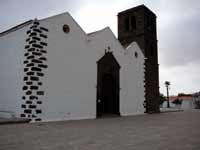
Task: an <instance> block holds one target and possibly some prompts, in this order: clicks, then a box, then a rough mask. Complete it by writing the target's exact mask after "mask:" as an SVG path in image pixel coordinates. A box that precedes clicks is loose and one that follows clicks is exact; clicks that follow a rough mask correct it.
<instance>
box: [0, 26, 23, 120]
mask: <svg viewBox="0 0 200 150" xmlns="http://www.w3.org/2000/svg"><path fill="white" fill-rule="evenodd" d="M26 31H27V27H23V28H21V29H19V30H17V31H15V32H11V33H8V34H6V35H4V36H1V37H0V70H1V71H0V83H1V84H0V117H8V118H9V117H20V113H21V102H22V99H21V97H22V95H23V93H22V86H23V60H24V53H25V49H24V46H25V37H26Z"/></svg>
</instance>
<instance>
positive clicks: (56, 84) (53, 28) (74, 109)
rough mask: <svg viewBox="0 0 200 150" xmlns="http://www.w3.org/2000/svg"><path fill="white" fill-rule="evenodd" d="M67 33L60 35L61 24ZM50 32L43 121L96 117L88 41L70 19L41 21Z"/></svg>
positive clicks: (59, 17) (58, 17) (59, 18)
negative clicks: (65, 26) (65, 27)
mask: <svg viewBox="0 0 200 150" xmlns="http://www.w3.org/2000/svg"><path fill="white" fill-rule="evenodd" d="M65 24H66V25H68V26H69V32H68V33H65V32H63V25H65ZM41 25H42V26H43V27H45V28H47V29H48V30H49V32H48V34H47V36H48V39H47V44H48V46H47V64H48V68H47V70H46V78H45V82H44V85H45V89H44V91H45V99H44V101H43V112H42V120H43V121H55V120H74V119H86V118H95V117H96V85H95V83H96V80H95V79H96V70H95V69H96V68H95V65H96V63H95V62H91V59H90V58H91V57H92V55H90V54H89V47H87V38H86V35H85V33H84V32H83V31H82V30H81V29H80V28H79V27H78V25H77V24H76V23H75V22H74V20H73V19H72V18H71V17H70V16H67V15H66V16H57V17H55V18H52V19H51V18H50V19H47V20H44V21H41Z"/></svg>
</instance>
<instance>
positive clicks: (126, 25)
mask: <svg viewBox="0 0 200 150" xmlns="http://www.w3.org/2000/svg"><path fill="white" fill-rule="evenodd" d="M129 29H130V28H129V17H127V18H126V19H125V31H129Z"/></svg>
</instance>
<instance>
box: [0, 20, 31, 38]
mask: <svg viewBox="0 0 200 150" xmlns="http://www.w3.org/2000/svg"><path fill="white" fill-rule="evenodd" d="M32 22H33V20H28V21H25V22H23V23H21V24H19V25H16V26H14V27H12V28H10V29H8V30H5V31H3V32H1V33H0V37H1V36H4V35H6V34H8V33H11V32H14V31H16V30H18V29H21V28H23V27H25V26H27V25H29V24H31V23H32Z"/></svg>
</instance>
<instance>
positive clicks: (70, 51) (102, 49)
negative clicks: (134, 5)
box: [0, 5, 155, 122]
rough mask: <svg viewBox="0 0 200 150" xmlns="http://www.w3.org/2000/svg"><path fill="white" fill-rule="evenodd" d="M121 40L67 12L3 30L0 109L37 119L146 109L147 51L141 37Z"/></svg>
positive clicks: (0, 39) (118, 113) (132, 111)
mask: <svg viewBox="0 0 200 150" xmlns="http://www.w3.org/2000/svg"><path fill="white" fill-rule="evenodd" d="M142 6H143V5H142ZM143 7H145V6H143ZM145 8H146V7H145ZM119 19H120V18H119ZM120 30H121V29H120ZM135 41H136V42H135ZM120 42H121V38H119V40H118V39H117V38H116V37H115V35H114V34H113V33H112V31H111V30H110V28H109V27H106V28H104V29H102V30H99V31H96V32H93V33H89V34H86V33H85V32H84V31H83V29H82V28H81V27H80V26H79V25H78V24H77V22H76V21H75V20H74V19H73V18H72V17H71V15H70V14H69V13H63V14H60V15H56V16H52V17H49V18H45V19H41V20H37V19H35V20H30V21H27V22H25V23H23V24H20V25H18V26H16V27H14V28H11V29H9V30H7V31H5V32H2V33H0V47H1V50H0V53H1V55H0V57H1V58H0V68H1V73H0V81H1V84H0V115H4V114H5V113H8V114H12V116H14V117H20V118H29V119H31V120H32V121H33V122H34V121H56V120H75V119H87V118H96V117H101V116H105V115H110V114H114V115H122V116H126V115H134V114H143V113H144V112H146V108H147V107H144V104H145V103H146V87H145V81H146V79H145V72H146V70H145V68H146V67H145V63H146V57H145V55H144V53H143V50H142V49H141V46H140V44H139V45H138V44H137V43H138V41H137V40H133V41H131V42H129V43H128V44H126V46H124V44H123V42H121V43H122V44H121V43H120ZM147 105H148V103H147ZM153 105H155V104H153Z"/></svg>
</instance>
